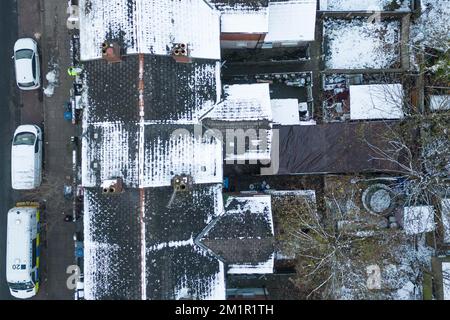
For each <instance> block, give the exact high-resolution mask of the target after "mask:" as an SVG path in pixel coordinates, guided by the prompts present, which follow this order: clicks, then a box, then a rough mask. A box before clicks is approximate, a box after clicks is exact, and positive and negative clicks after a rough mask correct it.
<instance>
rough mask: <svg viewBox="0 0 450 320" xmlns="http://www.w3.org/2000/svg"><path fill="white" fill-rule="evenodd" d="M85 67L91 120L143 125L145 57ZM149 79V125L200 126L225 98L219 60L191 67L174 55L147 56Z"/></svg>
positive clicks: (87, 118)
mask: <svg viewBox="0 0 450 320" xmlns="http://www.w3.org/2000/svg"><path fill="white" fill-rule="evenodd" d="M83 65H84V69H85V81H84V82H85V83H84V87H85V95H84V97H83V100H84V104H85V105H86V106H85V109H84V119H85V122H86V123H96V122H105V121H109V122H114V121H127V122H129V121H138V120H139V116H140V114H139V108H138V99H139V91H138V84H139V83H138V81H139V57H138V56H137V55H134V56H127V57H125V58H124V60H123V61H122V62H121V63H113V64H109V63H106V62H105V61H103V60H95V61H87V62H85V63H83ZM143 76H144V79H143V80H144V112H145V116H144V117H145V120H148V121H153V122H172V123H173V122H178V123H196V122H197V120H198V118H199V117H200V116H201V115H203V114H204V113H205V112H206V111H208V110H210V109H211V107H212V106H213V105H214V104H215V103H216V102H217V100H218V98H219V95H220V90H221V81H220V63H219V62H216V61H213V60H199V59H195V60H194V61H193V62H192V63H189V64H185V63H176V62H175V60H174V59H173V58H172V57H165V56H155V55H145V56H144V69H143Z"/></svg>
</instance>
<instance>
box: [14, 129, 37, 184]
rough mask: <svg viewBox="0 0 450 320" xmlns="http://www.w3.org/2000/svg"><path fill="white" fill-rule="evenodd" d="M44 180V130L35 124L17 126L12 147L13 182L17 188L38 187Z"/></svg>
mask: <svg viewBox="0 0 450 320" xmlns="http://www.w3.org/2000/svg"><path fill="white" fill-rule="evenodd" d="M41 182H42V131H41V128H39V127H38V126H35V125H22V126H19V127H17V129H16V131H15V132H14V138H13V141H12V147H11V183H12V188H13V189H16V190H29V189H34V188H37V187H39V186H40V185H41Z"/></svg>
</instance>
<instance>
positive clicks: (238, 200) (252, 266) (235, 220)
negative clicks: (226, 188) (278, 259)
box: [200, 195, 275, 274]
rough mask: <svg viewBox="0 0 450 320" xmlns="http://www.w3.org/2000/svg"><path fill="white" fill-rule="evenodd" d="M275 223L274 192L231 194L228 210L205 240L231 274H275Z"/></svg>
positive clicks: (213, 223)
mask: <svg viewBox="0 0 450 320" xmlns="http://www.w3.org/2000/svg"><path fill="white" fill-rule="evenodd" d="M273 236H274V226H273V219H272V204H271V196H270V195H255V196H230V197H228V198H227V202H226V204H225V212H224V214H223V215H222V216H220V217H219V218H218V219H217V220H216V221H213V222H212V223H211V224H210V225H209V226H208V227H207V228H206V229H205V232H204V233H203V235H202V237H201V240H200V241H201V242H202V243H203V244H204V245H205V246H206V247H208V248H209V249H210V250H212V251H213V252H214V253H215V254H216V255H217V256H219V257H221V259H223V260H224V261H225V262H226V263H227V265H228V271H227V272H228V273H230V274H231V273H233V274H264V273H273V268H274V257H275V254H274V248H273Z"/></svg>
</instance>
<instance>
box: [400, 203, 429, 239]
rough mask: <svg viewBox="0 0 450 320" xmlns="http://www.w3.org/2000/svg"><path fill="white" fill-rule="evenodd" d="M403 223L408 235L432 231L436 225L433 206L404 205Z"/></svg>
mask: <svg viewBox="0 0 450 320" xmlns="http://www.w3.org/2000/svg"><path fill="white" fill-rule="evenodd" d="M403 224H404V226H403V227H404V229H405V232H406V234H409V235H413V234H419V233H423V232H430V231H433V230H434V229H435V227H436V224H435V222H434V209H433V207H432V206H415V207H405V208H404V209H403Z"/></svg>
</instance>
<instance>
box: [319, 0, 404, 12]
mask: <svg viewBox="0 0 450 320" xmlns="http://www.w3.org/2000/svg"><path fill="white" fill-rule="evenodd" d="M393 4H395V5H398V8H395V7H394V8H395V9H394V8H392V6H393ZM410 6H411V1H410V0H401V1H398V0H395V1H392V0H320V10H322V11H410V10H411V7H410Z"/></svg>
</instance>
